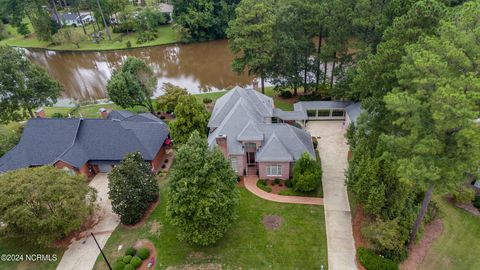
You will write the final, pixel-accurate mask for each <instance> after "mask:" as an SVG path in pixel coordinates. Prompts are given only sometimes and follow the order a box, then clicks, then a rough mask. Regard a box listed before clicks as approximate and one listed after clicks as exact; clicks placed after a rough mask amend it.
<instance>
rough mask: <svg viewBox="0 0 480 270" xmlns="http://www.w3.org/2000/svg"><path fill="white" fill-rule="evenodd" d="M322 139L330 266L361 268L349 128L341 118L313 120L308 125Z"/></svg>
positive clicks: (342, 269) (347, 269) (343, 269)
mask: <svg viewBox="0 0 480 270" xmlns="http://www.w3.org/2000/svg"><path fill="white" fill-rule="evenodd" d="M306 129H307V130H308V131H309V132H310V133H311V134H312V136H315V137H319V138H318V147H319V151H320V157H321V159H322V169H323V180H322V184H323V193H324V201H325V222H326V226H327V228H326V229H327V250H328V268H329V269H330V270H350V269H357V267H356V264H355V242H354V240H353V232H352V216H351V213H350V205H349V203H348V195H347V187H346V186H345V169H346V168H347V153H348V146H347V144H346V140H345V137H344V134H345V129H344V127H343V125H342V122H338V121H311V122H308V124H307V128H306Z"/></svg>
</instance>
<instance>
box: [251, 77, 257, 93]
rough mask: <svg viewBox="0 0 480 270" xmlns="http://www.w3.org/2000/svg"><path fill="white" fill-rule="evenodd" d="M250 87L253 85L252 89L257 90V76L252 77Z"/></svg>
mask: <svg viewBox="0 0 480 270" xmlns="http://www.w3.org/2000/svg"><path fill="white" fill-rule="evenodd" d="M252 87H253V90H255V91H258V80H257V78H255V79H253V81H252Z"/></svg>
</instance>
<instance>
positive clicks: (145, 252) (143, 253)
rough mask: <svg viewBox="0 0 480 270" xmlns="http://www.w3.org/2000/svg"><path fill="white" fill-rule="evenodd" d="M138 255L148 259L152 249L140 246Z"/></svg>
mask: <svg viewBox="0 0 480 270" xmlns="http://www.w3.org/2000/svg"><path fill="white" fill-rule="evenodd" d="M137 256H138V257H140V259H142V260H146V259H147V258H148V257H150V250H148V248H145V247H142V248H139V249H138V251H137Z"/></svg>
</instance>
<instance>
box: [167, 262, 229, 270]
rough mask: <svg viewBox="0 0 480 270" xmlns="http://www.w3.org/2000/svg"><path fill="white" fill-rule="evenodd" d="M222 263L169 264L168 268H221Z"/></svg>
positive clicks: (181, 269)
mask: <svg viewBox="0 0 480 270" xmlns="http://www.w3.org/2000/svg"><path fill="white" fill-rule="evenodd" d="M220 269H222V265H221V264H219V263H202V264H186V265H180V266H169V267H167V270H220Z"/></svg>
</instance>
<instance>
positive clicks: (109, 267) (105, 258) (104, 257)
mask: <svg viewBox="0 0 480 270" xmlns="http://www.w3.org/2000/svg"><path fill="white" fill-rule="evenodd" d="M90 234H91V235H92V237H93V240H95V244H97V247H98V249H100V252H101V253H102V256H103V259H104V260H105V262H106V263H107V265H108V269H110V270H112V267H111V266H110V263H109V262H108V260H107V257H106V256H105V254H104V253H103V250H102V248H101V247H100V245H99V244H98V242H97V238H95V235H93V233H92V232H90Z"/></svg>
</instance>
